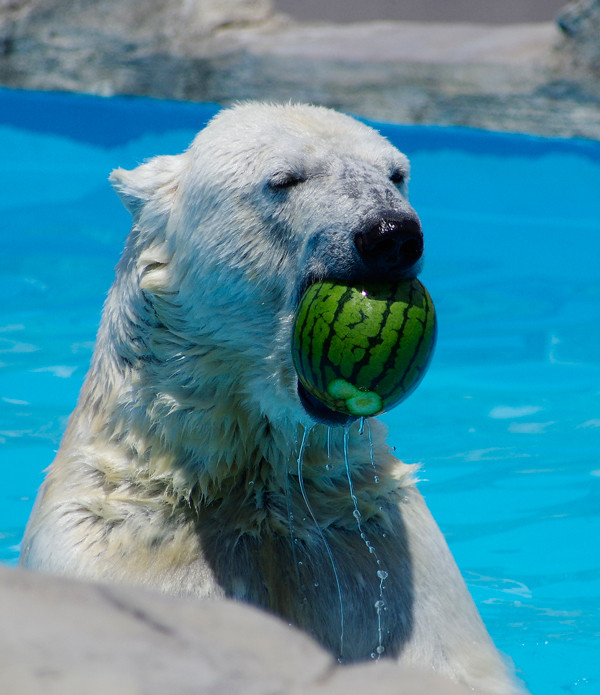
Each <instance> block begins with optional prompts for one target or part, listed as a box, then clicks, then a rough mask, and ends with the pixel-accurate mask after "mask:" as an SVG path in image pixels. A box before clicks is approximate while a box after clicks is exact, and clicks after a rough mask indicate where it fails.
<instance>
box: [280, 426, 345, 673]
mask: <svg viewBox="0 0 600 695" xmlns="http://www.w3.org/2000/svg"><path fill="white" fill-rule="evenodd" d="M309 434H310V428H305V429H304V433H303V435H302V442H301V444H300V450H299V452H298V482H299V484H300V492H301V493H302V498H303V499H304V504H305V505H306V508H307V509H308V513H309V514H310V516H311V518H312V520H313V522H314V524H315V527H316V529H317V531H318V533H319V536H320V537H321V540H322V541H323V545H324V546H325V550H326V551H327V555H328V556H329V562H330V563H331V569H332V570H333V576H334V578H335V584H336V587H337V594H338V601H339V609H340V655H339V657H338V661H339V662H340V663H341V662H342V661H343V659H344V599H343V597H342V587H341V584H340V577H339V575H338V571H337V567H336V564H335V560H334V559H333V553H332V552H331V548H330V547H329V543H328V542H327V539H326V538H325V534H324V533H323V529H322V528H321V526H320V525H319V522H318V521H317V517H316V516H315V513H314V512H313V509H312V507H311V504H310V502H309V501H308V495H307V494H306V490H305V488H304V475H303V471H302V466H303V458H304V449H305V447H306V442H307V440H308V435H309ZM293 542H294V541H293V539H292V543H293Z"/></svg>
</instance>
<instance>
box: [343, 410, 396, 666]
mask: <svg viewBox="0 0 600 695" xmlns="http://www.w3.org/2000/svg"><path fill="white" fill-rule="evenodd" d="M363 422H364V421H363ZM363 422H361V424H360V427H359V433H360V434H362V432H361V430H362V428H363ZM367 424H368V423H367ZM349 438H350V428H349V427H346V428H345V429H344V465H345V466H346V475H347V477H348V485H349V486H350V497H351V498H352V503H353V504H354V511H353V512H352V514H353V516H354V518H355V519H356V523H357V525H358V532H359V533H360V537H361V538H362V540H363V541H364V543H365V545H366V546H367V550H368V551H369V553H371V555H373V557H374V558H375V561H376V563H377V578H378V579H379V598H378V599H377V601H375V604H374V605H375V610H376V612H377V647H376V649H375V652H374V653H372V654H371V657H372V658H373V659H377V661H379V659H380V658H381V655H382V654H383V652H384V651H385V647H384V646H383V611H384V609H385V601H384V599H383V589H384V584H385V580H386V579H387V577H388V573H387V572H386V570H384V569H381V560H380V559H379V557H378V555H377V551H376V550H375V547H374V546H373V544H372V543H371V541H370V540H369V539H368V538H367V534H366V533H365V532H364V531H363V528H362V523H361V519H362V515H361V513H360V511H359V509H358V499H357V497H356V495H355V494H354V484H353V482H352V476H351V474H350V462H349V458H348V440H349ZM369 443H370V445H371V464H372V465H373V467H375V464H374V460H373V442H372V440H371V428H370V427H369ZM375 482H378V480H377V477H376V478H375Z"/></svg>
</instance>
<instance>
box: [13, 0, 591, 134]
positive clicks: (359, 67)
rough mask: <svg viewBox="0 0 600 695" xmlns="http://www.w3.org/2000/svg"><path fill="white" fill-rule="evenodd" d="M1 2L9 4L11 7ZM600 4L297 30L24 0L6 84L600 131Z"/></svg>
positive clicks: (178, 10) (251, 6) (196, 6)
mask: <svg viewBox="0 0 600 695" xmlns="http://www.w3.org/2000/svg"><path fill="white" fill-rule="evenodd" d="M2 8H3V9H2ZM599 26H600V0H579V1H578V2H574V3H570V4H569V5H568V6H567V7H566V8H565V10H564V12H563V13H562V14H561V15H560V18H559V24H556V25H555V24H551V23H548V24H526V25H517V26H500V27H499V26H497V25H495V26H487V25H465V24H462V25H461V24H437V25H436V24H419V23H410V22H380V23H378V22H373V23H365V24H350V25H348V24H346V25H335V24H319V25H309V24H299V23H294V22H292V21H291V20H287V19H285V18H284V17H281V16H279V15H277V14H275V13H274V12H273V10H272V7H271V5H270V2H269V0H227V1H220V0H201V1H200V0H198V1H197V2H195V3H189V2H185V0H141V1H140V2H137V3H123V2H122V1H121V0H95V1H94V2H90V1H89V0H87V1H86V0H61V1H58V0H12V1H11V2H9V3H5V4H4V5H0V46H1V48H0V55H1V58H0V84H3V85H6V86H10V87H25V88H29V89H59V90H71V91H82V92H88V93H93V94H103V95H112V94H140V95H141V94H143V95H150V96H154V97H161V98H174V99H190V100H198V101H217V102H221V103H230V102H232V101H235V100H238V99H241V98H257V99H276V100H281V99H283V100H289V99H293V100H305V101H310V102H314V103H319V104H325V105H327V106H332V107H336V108H340V109H344V110H347V111H352V112H354V113H356V114H359V115H363V116H367V117H370V118H374V119H381V120H387V121H391V122H412V123H437V124H458V125H470V126H477V127H482V128H491V129H495V130H509V131H527V132H535V133H540V134H545V135H565V136H572V135H578V136H584V137H592V138H600V78H599V75H600V68H599V67H598V65H599V56H600V54H599V53H598V51H599V50H600V49H598V45H599V44H598V41H597V36H598V27H599Z"/></svg>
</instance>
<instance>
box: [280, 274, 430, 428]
mask: <svg viewBox="0 0 600 695" xmlns="http://www.w3.org/2000/svg"><path fill="white" fill-rule="evenodd" d="M436 334H437V321H436V315H435V308H434V305H433V301H432V299H431V297H430V295H429V293H428V292H427V290H426V288H425V287H424V285H423V284H422V283H421V282H419V280H417V279H416V278H413V279H410V280H402V281H400V282H397V283H371V284H367V285H364V286H361V287H354V286H348V285H345V284H343V283H339V282H333V281H325V282H318V283H315V284H313V285H311V286H310V287H309V288H308V289H307V290H306V292H305V293H304V295H303V296H302V298H301V300H300V303H299V305H298V309H297V312H296V317H295V321H294V329H293V338H292V356H293V360H294V366H295V368H296V372H297V373H298V378H299V379H300V381H301V382H302V385H303V386H304V388H305V389H306V390H307V391H308V392H309V393H310V394H312V395H313V396H314V397H315V398H317V399H318V400H320V401H321V402H322V403H324V404H325V405H326V406H327V407H328V408H330V409H332V410H335V411H337V412H340V413H345V414H348V415H352V416H355V417H370V416H372V415H377V414H379V413H382V412H385V411H387V410H389V409H391V408H392V407H394V406H395V405H397V404H398V403H400V402H401V401H402V400H404V399H405V398H407V397H408V396H409V395H410V394H411V393H412V392H413V391H414V389H415V388H416V387H417V386H418V384H419V383H420V382H421V380H422V379H423V377H424V375H425V372H426V370H427V367H428V366H429V363H430V361H431V356H432V354H433V349H434V346H435V340H436Z"/></svg>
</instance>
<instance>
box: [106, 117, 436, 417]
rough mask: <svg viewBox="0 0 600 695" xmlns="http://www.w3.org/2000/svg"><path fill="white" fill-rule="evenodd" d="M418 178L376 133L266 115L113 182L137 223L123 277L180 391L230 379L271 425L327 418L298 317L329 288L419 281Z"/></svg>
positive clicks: (214, 130)
mask: <svg viewBox="0 0 600 695" xmlns="http://www.w3.org/2000/svg"><path fill="white" fill-rule="evenodd" d="M408 176H409V164H408V160H407V158H406V157H405V156H404V155H403V154H402V153H401V152H399V151H398V150H397V149H396V148H395V147H393V146H392V145H391V143H389V142H388V141H387V140H386V139H385V138H383V137H382V136H381V135H379V134H378V133H377V132H376V131H375V130H373V129H372V128H370V127H368V126H366V125H364V124H362V123H359V122H358V121H356V120H354V119H352V118H350V117H348V116H345V115H342V114H339V113H336V112H334V111H331V110H329V109H325V108H321V107H313V106H294V105H287V106H273V105H266V104H242V105H239V106H236V107H234V108H232V109H228V110H224V111H222V112H221V113H219V114H218V115H217V116H216V117H215V118H214V119H213V120H212V121H211V122H210V123H209V125H208V126H207V127H206V128H205V129H204V130H202V131H201V132H200V133H199V134H198V136H197V137H196V139H195V140H194V142H193V143H192V145H191V146H190V148H189V149H188V150H187V151H186V152H184V153H183V154H180V155H177V156H165V157H157V158H155V159H152V160H150V161H149V162H147V163H146V164H143V165H141V166H140V167H138V168H137V169H135V170H133V171H123V170H117V171H115V172H113V174H112V177H111V179H112V181H113V184H114V186H115V188H116V190H117V192H118V193H119V195H120V197H121V199H122V200H123V202H124V204H125V205H126V207H127V208H128V209H129V210H130V212H131V214H132V215H133V218H134V228H133V230H132V233H131V235H130V238H129V241H128V251H127V252H126V258H124V260H123V261H122V263H121V266H122V270H121V272H122V273H127V274H128V276H129V280H128V282H129V283H130V285H131V283H133V285H134V286H135V287H136V288H137V289H138V290H139V293H141V294H140V297H141V299H140V303H141V305H142V306H143V307H144V308H143V311H145V312H146V314H147V316H149V317H150V320H149V321H148V320H146V322H145V324H144V325H146V326H147V325H149V324H152V326H153V327H154V328H153V329H152V330H154V331H155V332H156V335H154V336H152V338H148V339H146V338H144V339H143V340H142V341H141V343H143V344H144V348H143V350H146V351H154V352H153V359H154V360H155V361H156V359H158V360H159V361H160V360H162V361H163V362H164V363H165V364H166V363H170V364H171V368H172V369H173V372H174V376H173V379H174V380H179V381H180V387H181V388H183V386H182V384H183V383H184V382H185V383H186V384H187V385H188V386H189V387H190V388H192V386H193V387H194V388H196V389H198V388H200V387H201V384H202V383H206V381H207V380H209V381H210V380H211V379H212V380H213V381H214V379H215V378H217V377H216V376H215V375H220V376H219V377H218V378H223V374H226V375H227V378H228V379H229V382H228V390H229V392H236V393H238V394H239V395H240V396H241V397H242V398H243V399H244V401H245V402H246V403H251V404H252V407H256V404H257V403H258V405H259V409H260V410H261V411H262V412H263V413H264V414H266V415H267V416H268V417H269V418H276V417H278V416H280V415H282V414H283V413H284V412H285V413H286V414H287V415H288V416H289V415H290V413H292V415H293V417H296V419H298V418H302V417H303V418H304V419H306V418H307V415H308V418H309V420H310V419H311V418H312V419H313V420H314V419H317V420H318V419H319V413H318V412H310V413H308V414H307V413H306V412H305V410H304V408H303V407H302V406H301V404H300V401H299V399H298V395H297V383H296V378H295V373H294V371H293V367H292V365H291V358H290V355H289V343H290V326H291V320H292V317H293V314H294V310H295V306H296V304H297V302H298V299H299V297H300V296H301V294H302V292H303V290H304V289H305V288H306V287H307V286H308V285H309V284H310V283H311V282H314V281H316V280H319V279H325V278H327V279H338V280H343V281H359V280H361V279H367V278H377V279H385V278H395V279H399V278H401V277H414V276H415V275H416V274H417V273H418V271H419V270H420V263H421V257H422V251H423V236H422V232H421V225H420V222H419V219H418V217H417V215H416V213H415V211H414V210H413V209H412V207H411V206H410V205H409V203H408V199H407V181H408ZM125 269H127V270H125ZM129 293H130V294H135V292H134V289H133V288H132V287H130V289H129ZM130 311H133V312H134V313H135V311H136V310H135V309H131V310H130ZM144 330H146V329H144ZM138 339H139V337H138ZM201 358H202V359H201ZM175 360H178V361H177V362H176V361H175ZM186 364H187V365H189V367H190V368H189V371H187V372H186ZM155 368H156V367H155ZM165 379H166V377H165ZM194 380H196V381H197V383H193V382H194ZM309 409H310V408H309Z"/></svg>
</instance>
